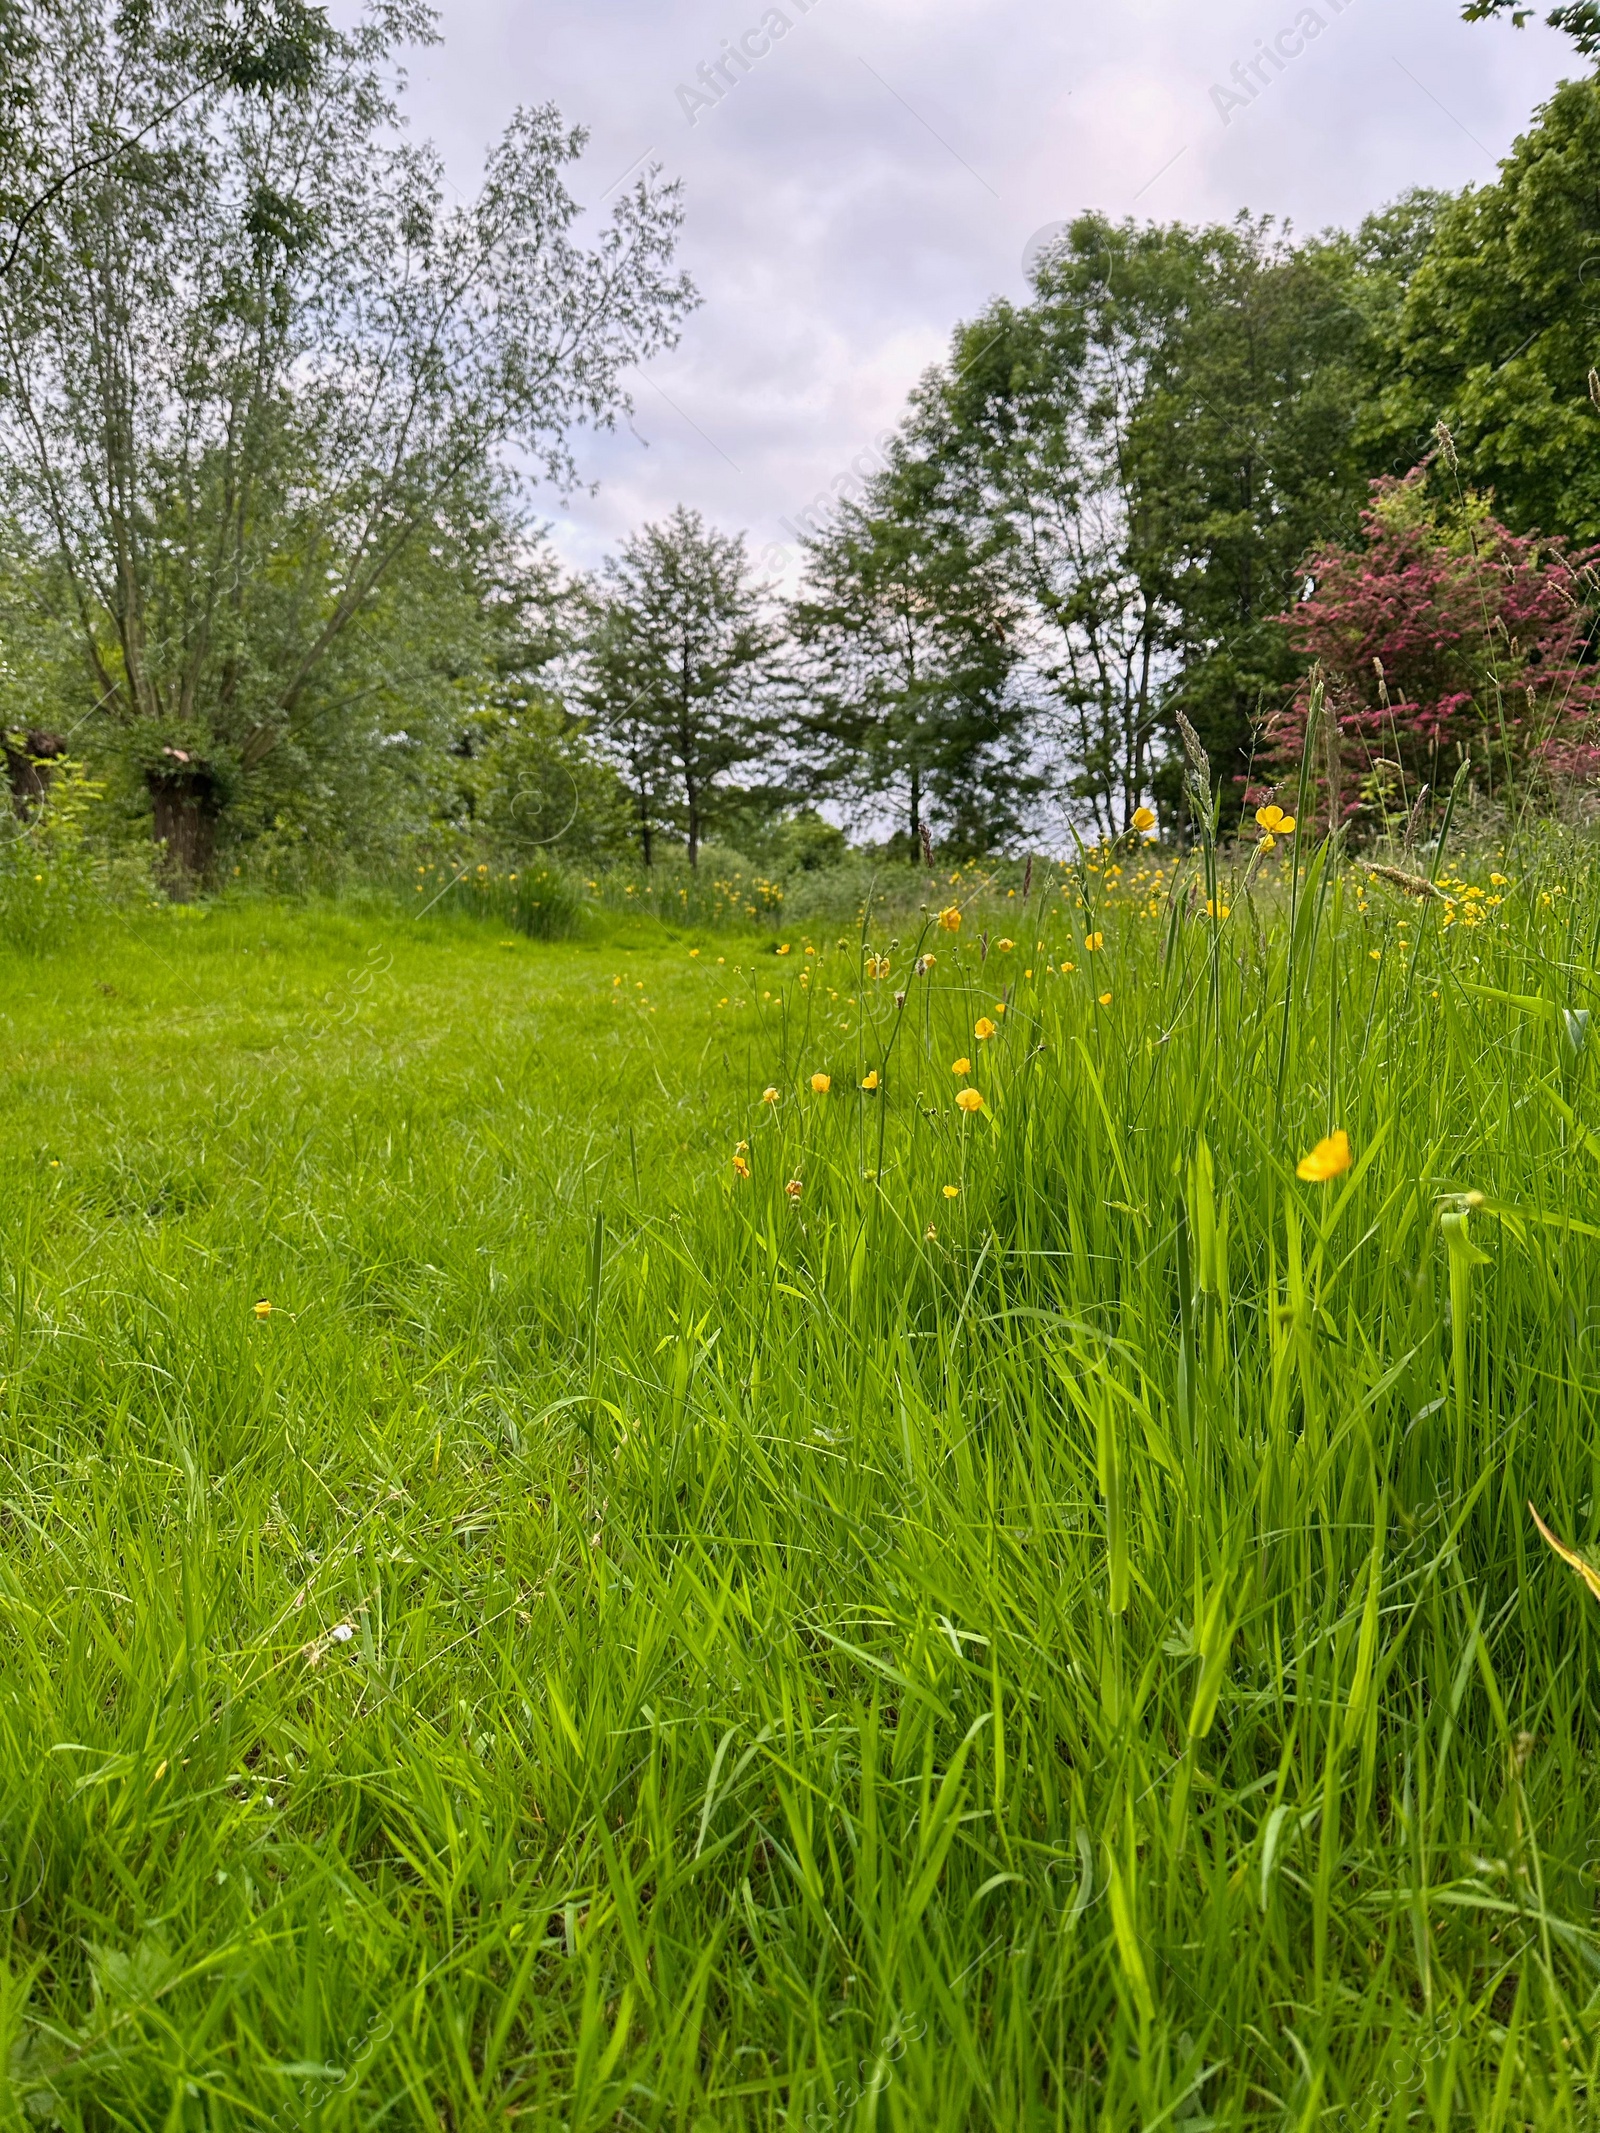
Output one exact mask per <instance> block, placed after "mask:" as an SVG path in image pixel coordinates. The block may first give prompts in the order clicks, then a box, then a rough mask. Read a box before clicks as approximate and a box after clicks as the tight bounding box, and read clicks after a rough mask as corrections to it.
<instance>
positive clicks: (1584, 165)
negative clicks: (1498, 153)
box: [1368, 79, 1600, 542]
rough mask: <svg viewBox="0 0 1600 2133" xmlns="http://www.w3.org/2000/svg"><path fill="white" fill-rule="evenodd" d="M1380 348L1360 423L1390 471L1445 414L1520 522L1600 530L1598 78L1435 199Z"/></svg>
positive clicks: (1467, 474)
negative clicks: (1487, 181) (1449, 194)
mask: <svg viewBox="0 0 1600 2133" xmlns="http://www.w3.org/2000/svg"><path fill="white" fill-rule="evenodd" d="M1387 355H1388V362H1387V365H1386V368H1387V370H1388V373H1389V381H1388V383H1387V384H1386V385H1385V386H1384V388H1383V389H1382V391H1381V393H1380V394H1379V395H1378V396H1377V397H1376V405H1375V407H1374V409H1373V411H1372V415H1371V417H1370V420H1369V424H1368V429H1369V434H1370V437H1371V440H1372V451H1373V455H1374V457H1375V458H1378V459H1381V460H1382V462H1383V466H1384V470H1388V469H1390V468H1392V469H1394V470H1395V471H1404V469H1405V468H1406V467H1409V466H1410V465H1412V464H1414V463H1415V462H1416V461H1417V460H1419V459H1421V458H1422V457H1423V456H1425V455H1426V454H1427V453H1428V452H1430V451H1431V449H1432V447H1433V444H1434V439H1435V433H1436V426H1437V425H1438V424H1439V423H1440V422H1443V423H1444V424H1445V425H1446V427H1447V429H1448V430H1449V432H1450V435H1451V438H1452V439H1453V445H1452V446H1451V447H1449V448H1448V450H1449V451H1450V452H1451V453H1452V454H1453V456H1455V457H1456V458H1458V459H1459V464H1460V470H1461V474H1462V478H1463V479H1464V480H1465V481H1466V482H1469V483H1471V484H1473V485H1474V486H1476V487H1478V488H1482V489H1487V490H1491V491H1492V492H1493V495H1494V499H1495V508H1496V510H1497V512H1498V513H1499V515H1500V516H1501V517H1503V518H1504V519H1505V520H1506V522H1507V523H1508V524H1509V525H1510V526H1511V527H1512V528H1513V529H1514V530H1515V531H1518V532H1524V533H1525V532H1531V531H1534V530H1535V529H1541V530H1543V531H1545V532H1548V533H1560V534H1563V535H1567V536H1569V537H1572V538H1575V539H1577V540H1578V541H1580V542H1591V541H1594V540H1595V539H1597V538H1600V405H1597V402H1596V394H1597V391H1600V388H1597V386H1596V384H1595V382H1594V375H1593V374H1594V371H1595V367H1596V365H1597V364H1600V81H1596V80H1593V79H1591V80H1586V81H1578V82H1568V83H1566V84H1564V85H1563V86H1562V87H1561V88H1559V89H1558V90H1557V91H1556V93H1555V95H1554V96H1553V97H1552V98H1551V99H1550V101H1549V102H1548V103H1547V104H1545V105H1544V106H1543V107H1542V109H1541V110H1540V111H1539V112H1538V114H1537V115H1536V117H1535V121H1534V123H1533V125H1532V126H1531V127H1530V129H1529V130H1528V132H1527V133H1525V134H1524V135H1522V136H1521V138H1520V139H1519V140H1518V141H1517V142H1516V143H1515V145H1514V146H1513V148H1512V150H1511V153H1510V154H1509V155H1508V156H1507V157H1506V159H1505V161H1504V162H1503V163H1502V164H1501V166H1500V175H1499V178H1498V179H1497V181H1496V182H1495V183H1494V184H1492V185H1485V186H1481V187H1479V188H1477V189H1475V190H1473V191H1470V192H1467V193H1463V194H1462V195H1461V196H1460V197H1459V198H1458V199H1455V200H1452V201H1451V202H1449V203H1448V205H1446V206H1445V207H1444V208H1443V209H1442V210H1441V212H1440V214H1439V216H1438V223H1437V228H1436V230H1435V233H1434V236H1433V241H1432V243H1431V244H1430V245H1429V246H1428V248H1427V251H1426V253H1425V255H1424V257H1423V258H1422V261H1421V263H1420V265H1419V266H1418V267H1417V270H1416V272H1415V273H1414V275H1413V276H1412V277H1411V279H1410V281H1409V284H1408V286H1407V289H1406V292H1405V298H1404V302H1403V303H1402V305H1401V306H1400V309H1399V313H1398V316H1397V318H1396V319H1395V321H1394V324H1393V328H1392V331H1391V333H1390V336H1389V341H1388V350H1387Z"/></svg>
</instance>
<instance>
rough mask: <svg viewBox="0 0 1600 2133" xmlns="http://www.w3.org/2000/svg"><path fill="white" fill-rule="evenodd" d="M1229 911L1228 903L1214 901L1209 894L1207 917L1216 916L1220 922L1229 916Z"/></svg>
mask: <svg viewBox="0 0 1600 2133" xmlns="http://www.w3.org/2000/svg"><path fill="white" fill-rule="evenodd" d="M1228 911H1229V907H1228V905H1227V904H1224V903H1217V902H1214V901H1213V900H1212V898H1211V897H1209V896H1208V897H1207V898H1206V917H1207V918H1214V919H1216V920H1218V921H1219V922H1220V921H1221V920H1223V919H1225V918H1226V917H1227V916H1228Z"/></svg>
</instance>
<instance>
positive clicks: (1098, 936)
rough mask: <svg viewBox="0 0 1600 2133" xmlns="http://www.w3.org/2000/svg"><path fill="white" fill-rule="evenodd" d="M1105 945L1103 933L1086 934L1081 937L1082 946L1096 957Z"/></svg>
mask: <svg viewBox="0 0 1600 2133" xmlns="http://www.w3.org/2000/svg"><path fill="white" fill-rule="evenodd" d="M1105 944H1106V937H1105V935H1104V934H1103V933H1086V934H1085V935H1084V937H1083V945H1084V946H1085V948H1087V949H1088V951H1089V953H1090V954H1091V955H1098V954H1099V953H1100V950H1101V949H1102V948H1103V947H1104V946H1105Z"/></svg>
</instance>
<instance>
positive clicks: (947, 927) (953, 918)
mask: <svg viewBox="0 0 1600 2133" xmlns="http://www.w3.org/2000/svg"><path fill="white" fill-rule="evenodd" d="M939 924H940V926H941V927H942V928H943V930H944V931H945V932H946V933H959V932H960V931H961V911H960V908H959V906H958V905H956V904H951V905H950V906H949V907H948V909H946V910H943V911H941V912H940V913H939Z"/></svg>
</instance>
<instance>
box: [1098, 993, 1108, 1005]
mask: <svg viewBox="0 0 1600 2133" xmlns="http://www.w3.org/2000/svg"><path fill="white" fill-rule="evenodd" d="M1100 1005H1101V1006H1102V1007H1109V1006H1110V1005H1111V995H1110V993H1108V992H1103V993H1102V994H1101V995H1100Z"/></svg>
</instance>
